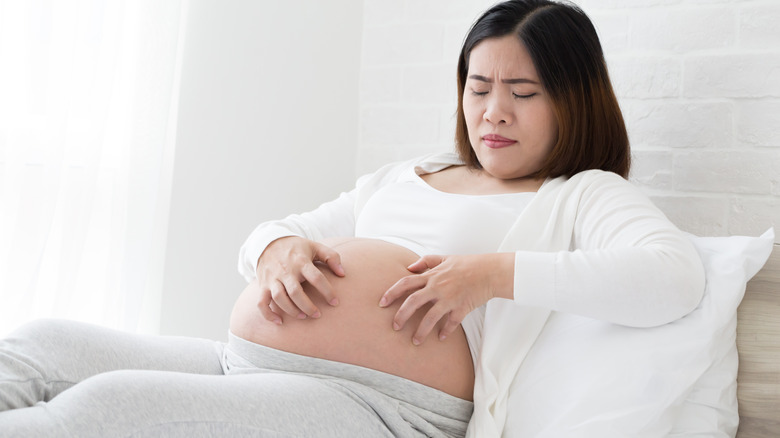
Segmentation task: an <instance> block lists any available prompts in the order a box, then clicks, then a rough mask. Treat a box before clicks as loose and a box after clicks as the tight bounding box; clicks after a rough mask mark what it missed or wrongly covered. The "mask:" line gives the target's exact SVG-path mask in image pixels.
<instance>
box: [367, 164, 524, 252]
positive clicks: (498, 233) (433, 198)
mask: <svg viewBox="0 0 780 438" xmlns="http://www.w3.org/2000/svg"><path fill="white" fill-rule="evenodd" d="M535 195H536V193H535V192H532V193H505V194H496V195H483V196H478V195H460V194H455V193H445V192H441V191H439V190H436V189H434V188H433V187H431V186H430V185H428V183H426V182H425V181H423V179H422V178H420V176H418V175H417V174H416V173H415V172H414V169H411V168H410V169H409V171H408V172H405V173H404V175H402V176H401V177H400V178H399V179H398V181H397V182H395V183H390V184H387V185H385V186H383V187H382V188H380V189H379V190H377V191H376V193H374V195H373V196H371V198H370V199H369V200H368V202H366V206H365V207H364V208H363V210H362V212H361V214H360V215H359V216H358V217H357V219H356V225H355V237H365V238H372V239H382V240H385V241H388V242H392V243H395V244H397V245H401V246H403V247H405V248H408V249H410V250H412V251H414V252H415V253H417V254H418V255H426V254H484V253H493V252H496V251H498V247H499V246H500V245H501V242H502V241H503V240H504V236H506V233H507V231H509V228H511V227H512V225H513V224H514V222H515V220H516V219H517V217H518V216H519V215H520V213H521V212H522V211H523V209H525V207H526V205H528V202H530V201H531V200H532V199H533V197H534V196H535ZM399 206H403V207H399ZM453 236H457V238H453Z"/></svg>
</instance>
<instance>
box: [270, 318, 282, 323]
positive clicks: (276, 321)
mask: <svg viewBox="0 0 780 438" xmlns="http://www.w3.org/2000/svg"><path fill="white" fill-rule="evenodd" d="M272 322H273V323H274V324H276V325H282V319H281V318H274V319H273V320H272Z"/></svg>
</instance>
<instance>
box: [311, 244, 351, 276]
mask: <svg viewBox="0 0 780 438" xmlns="http://www.w3.org/2000/svg"><path fill="white" fill-rule="evenodd" d="M314 260H317V261H320V262H324V263H325V264H326V265H328V267H329V268H330V270H331V271H333V273H334V274H336V275H338V276H339V277H343V276H344V275H345V272H344V266H342V265H341V256H340V255H339V253H337V252H336V251H335V250H333V249H331V248H330V247H328V246H325V245H322V244H317V246H315V251H314Z"/></svg>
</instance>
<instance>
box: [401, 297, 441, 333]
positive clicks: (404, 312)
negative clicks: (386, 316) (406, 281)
mask: <svg viewBox="0 0 780 438" xmlns="http://www.w3.org/2000/svg"><path fill="white" fill-rule="evenodd" d="M431 299H432V297H430V296H428V294H426V293H425V292H424V289H422V290H419V291H417V292H415V293H413V294H411V295H409V296H408V297H406V299H405V300H404V302H403V303H401V307H399V308H398V311H396V312H395V316H394V317H393V329H395V330H401V329H403V328H404V326H405V325H406V322H407V321H408V320H409V318H411V317H412V315H414V314H415V312H417V311H418V310H420V308H421V307H423V306H424V305H426V304H428V303H429V302H430V301H431Z"/></svg>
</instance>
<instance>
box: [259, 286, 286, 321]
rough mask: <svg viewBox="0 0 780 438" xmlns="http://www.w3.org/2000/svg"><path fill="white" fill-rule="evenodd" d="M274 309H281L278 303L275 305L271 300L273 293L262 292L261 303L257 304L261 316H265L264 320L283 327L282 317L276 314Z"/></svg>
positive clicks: (268, 291)
mask: <svg viewBox="0 0 780 438" xmlns="http://www.w3.org/2000/svg"><path fill="white" fill-rule="evenodd" d="M273 307H276V308H277V309H279V306H277V305H276V303H274V302H273V300H272V299H271V291H270V290H265V291H263V292H261V293H260V301H258V303H257V308H258V309H260V314H261V315H263V318H265V319H267V320H268V321H271V322H273V323H274V324H276V325H282V317H281V316H280V315H279V314H278V313H277V312H276V310H274V309H273ZM279 310H281V309H279Z"/></svg>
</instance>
